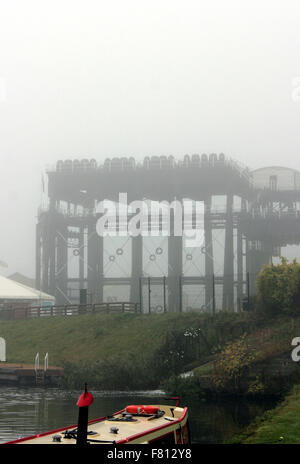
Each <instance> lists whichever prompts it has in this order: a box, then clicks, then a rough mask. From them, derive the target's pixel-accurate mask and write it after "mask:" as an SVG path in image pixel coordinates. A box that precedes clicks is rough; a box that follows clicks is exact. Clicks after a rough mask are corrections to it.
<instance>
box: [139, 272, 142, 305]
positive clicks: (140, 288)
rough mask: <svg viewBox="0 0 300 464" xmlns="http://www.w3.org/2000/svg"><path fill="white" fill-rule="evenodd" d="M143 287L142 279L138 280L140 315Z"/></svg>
mask: <svg viewBox="0 0 300 464" xmlns="http://www.w3.org/2000/svg"><path fill="white" fill-rule="evenodd" d="M142 289H143V286H142V277H140V278H139V292H140V313H142V312H143V290H142Z"/></svg>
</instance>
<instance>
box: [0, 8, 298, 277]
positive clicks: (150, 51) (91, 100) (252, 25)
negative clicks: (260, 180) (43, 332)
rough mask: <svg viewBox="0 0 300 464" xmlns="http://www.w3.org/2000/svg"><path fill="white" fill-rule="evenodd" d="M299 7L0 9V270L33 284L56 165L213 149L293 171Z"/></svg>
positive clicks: (255, 163) (245, 160) (255, 164)
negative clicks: (40, 226) (48, 184)
mask: <svg viewBox="0 0 300 464" xmlns="http://www.w3.org/2000/svg"><path fill="white" fill-rule="evenodd" d="M299 89H300V3H299V0H295V1H291V0H284V1H276V0H268V1H266V0H259V1H257V0H251V1H248V0H247V1H246V0H243V1H241V0H236V1H233V0H220V1H217V0H209V1H201V0H196V1H194V0H185V1H178V0H160V1H157V0H151V2H150V1H145V0H110V1H100V0H97V1H88V0H85V1H83V0H82V1H74V0H73V1H71V0H69V1H64V0H59V1H54V0H51V1H48V0H43V1H33V0H26V1H24V0H19V1H17V0H10V1H5V0H2V1H1V2H0V159H1V167H0V182H1V184H0V185H1V187H0V211H1V227H0V243H1V250H0V260H4V261H6V262H7V263H8V264H9V268H7V269H4V268H0V273H2V274H5V275H9V274H10V273H12V272H15V271H18V272H21V273H24V274H26V275H28V276H31V277H33V276H34V273H35V224H36V216H37V208H38V206H39V204H40V202H41V193H42V191H41V176H42V173H43V172H45V169H46V167H47V165H54V164H55V162H56V160H57V159H65V158H75V157H76V158H77V157H78V158H84V157H88V158H89V157H91V158H92V157H94V158H96V159H97V160H98V162H101V161H103V160H104V159H105V158H106V157H111V156H122V155H123V156H135V157H136V158H138V159H141V158H143V157H144V156H145V155H169V154H173V155H174V156H175V157H182V156H183V155H184V154H185V153H190V154H192V153H200V154H201V153H203V152H204V153H205V152H206V153H211V152H217V153H219V152H224V153H225V154H226V155H228V156H231V157H233V158H236V159H237V160H239V161H241V162H242V163H244V164H246V165H248V166H249V167H250V168H256V167H261V166H267V165H284V166H288V167H292V168H296V169H299V170H300V157H299V142H300V131H299V123H300V90H299Z"/></svg>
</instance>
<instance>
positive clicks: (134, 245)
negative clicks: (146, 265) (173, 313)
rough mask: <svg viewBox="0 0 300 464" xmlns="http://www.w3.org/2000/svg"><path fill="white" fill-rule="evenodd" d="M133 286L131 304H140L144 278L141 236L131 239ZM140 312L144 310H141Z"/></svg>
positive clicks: (131, 286) (131, 288) (131, 285)
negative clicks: (142, 279)
mask: <svg viewBox="0 0 300 464" xmlns="http://www.w3.org/2000/svg"><path fill="white" fill-rule="evenodd" d="M131 263H132V265H131V266H132V267H131V284H130V302H131V303H138V302H140V300H141V298H140V278H142V277H143V237H142V234H139V235H138V236H136V237H132V238H131ZM140 312H143V311H142V308H140Z"/></svg>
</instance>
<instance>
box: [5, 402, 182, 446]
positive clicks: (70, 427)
mask: <svg viewBox="0 0 300 464" xmlns="http://www.w3.org/2000/svg"><path fill="white" fill-rule="evenodd" d="M124 411H125V408H123V409H121V410H120V411H118V412H115V413H114V414H113V415H114V416H116V415H117V414H121V413H122V412H124ZM186 414H187V408H184V410H183V413H182V415H181V416H180V417H179V419H176V420H174V421H172V422H168V423H167V424H165V425H160V426H159V427H153V428H152V429H150V430H147V431H146V432H142V433H137V434H135V435H131V436H129V437H127V438H125V439H123V440H119V441H116V444H117V445H119V444H123V443H128V442H130V441H132V440H136V439H137V438H141V437H143V436H145V435H149V434H150V433H153V432H156V431H158V430H163V429H166V428H168V427H171V426H172V425H174V424H178V423H180V422H181V421H182V420H183V419H184V418H185V416H186ZM105 419H107V416H105V417H99V418H98V419H92V420H90V421H89V422H88V424H89V425H90V424H94V423H95V422H101V421H103V420H105ZM76 427H77V424H74V425H70V426H68V427H62V428H59V429H55V430H51V431H50V432H49V431H48V432H43V433H39V434H37V435H31V436H29V437H25V438H19V439H18V440H13V441H9V442H6V443H2V445H13V444H15V443H22V442H24V441H28V440H32V439H34V438H40V437H45V436H46V435H51V434H52V433H58V432H63V431H64V430H69V429H73V428H76Z"/></svg>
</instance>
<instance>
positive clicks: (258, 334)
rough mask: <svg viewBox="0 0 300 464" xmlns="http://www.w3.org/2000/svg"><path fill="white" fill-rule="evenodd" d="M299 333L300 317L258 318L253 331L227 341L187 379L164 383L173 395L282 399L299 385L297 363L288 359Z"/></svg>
mask: <svg viewBox="0 0 300 464" xmlns="http://www.w3.org/2000/svg"><path fill="white" fill-rule="evenodd" d="M299 334H300V317H290V316H280V317H279V316H278V317H276V318H275V317H273V318H272V320H271V321H269V320H268V319H266V318H264V319H258V318H257V320H256V322H255V328H254V330H253V329H252V330H248V331H245V333H243V334H242V336H241V337H238V338H235V339H234V340H227V342H226V343H225V345H224V347H223V348H222V349H220V350H218V352H216V353H215V355H214V356H213V357H212V359H211V360H209V361H208V362H206V363H203V364H202V365H199V366H198V367H196V368H195V369H194V371H193V374H194V375H193V376H192V377H189V378H187V379H183V378H180V377H178V376H173V377H172V378H171V379H169V380H168V381H167V382H166V386H167V389H168V390H169V391H170V392H172V393H177V394H179V395H183V394H184V392H185V391H189V392H194V393H195V392H197V391H198V392H199V393H200V394H202V395H203V396H222V395H225V396H237V395H241V396H248V397H258V396H261V397H265V396H279V397H283V396H284V395H285V394H287V393H288V391H289V390H290V388H291V387H292V386H293V385H294V384H296V383H298V382H300V371H299V367H298V363H296V362H293V361H292V359H291V352H292V346H291V341H292V339H293V338H294V337H297V336H298V335H299Z"/></svg>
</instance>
